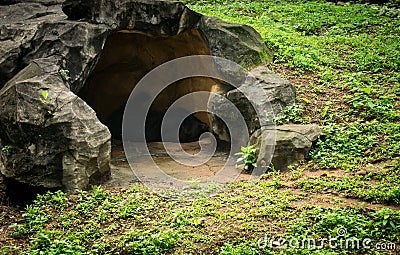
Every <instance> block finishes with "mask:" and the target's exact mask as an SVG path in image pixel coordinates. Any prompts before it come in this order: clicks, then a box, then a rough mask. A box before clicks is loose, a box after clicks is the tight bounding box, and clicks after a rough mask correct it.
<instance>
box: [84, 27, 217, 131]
mask: <svg viewBox="0 0 400 255" xmlns="http://www.w3.org/2000/svg"><path fill="white" fill-rule="evenodd" d="M190 55H210V49H209V47H208V44H207V42H206V41H205V40H204V38H203V37H202V35H201V34H200V32H199V31H198V30H196V29H191V30H187V31H185V32H182V33H180V34H178V35H175V36H168V37H152V36H149V35H146V34H144V33H142V32H138V31H128V30H123V31H119V32H116V33H113V34H111V35H110V36H109V38H108V39H107V41H106V44H105V46H104V49H103V51H102V54H101V56H100V59H99V61H98V63H97V65H96V67H95V69H94V70H93V72H92V73H91V75H90V77H89V78H88V80H87V82H86V84H85V86H84V87H83V89H82V90H81V91H80V92H79V96H80V97H81V98H82V99H84V100H85V101H86V102H87V103H88V104H89V105H90V106H91V107H92V108H93V109H94V110H95V111H96V113H97V116H98V118H99V119H100V121H102V122H103V123H104V124H106V125H107V126H109V128H110V131H111V133H113V129H115V128H116V126H117V129H120V125H119V124H120V123H113V122H121V121H122V119H121V117H122V112H123V109H124V107H125V104H126V102H127V100H128V98H129V95H130V93H131V91H132V90H133V88H134V87H135V86H136V84H137V83H138V82H139V80H140V79H141V78H142V77H143V76H144V75H145V74H147V73H148V72H149V71H151V70H152V69H154V68H155V67H157V66H159V65H160V64H163V63H165V62H167V61H169V60H173V59H176V58H179V57H184V56H190ZM220 90H221V88H220V85H219V84H218V83H217V82H215V81H214V80H213V79H210V78H203V77H195V78H189V79H185V80H181V81H178V82H176V83H174V84H172V85H170V86H169V87H168V88H166V89H165V90H164V91H163V92H162V93H161V94H160V95H159V96H158V97H157V98H156V100H155V102H154V103H153V106H152V109H151V110H153V111H157V112H165V110H166V109H168V107H169V106H170V105H171V104H172V103H173V102H174V101H176V100H177V99H178V98H180V97H182V96H184V95H186V94H189V93H192V92H195V91H215V92H217V91H220ZM196 104H204V102H200V101H199V102H193V105H196ZM187 110H188V111H189V112H192V111H191V109H187ZM116 115H117V116H116ZM195 117H196V118H197V119H199V120H201V121H202V122H204V123H206V124H207V125H208V126H209V125H210V120H209V116H208V115H207V113H197V114H195ZM114 132H115V131H114Z"/></svg>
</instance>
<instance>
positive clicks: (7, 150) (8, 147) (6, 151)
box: [1, 145, 13, 153]
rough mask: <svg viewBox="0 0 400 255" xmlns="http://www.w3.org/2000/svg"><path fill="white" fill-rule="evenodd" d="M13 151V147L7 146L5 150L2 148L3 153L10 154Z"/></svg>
mask: <svg viewBox="0 0 400 255" xmlns="http://www.w3.org/2000/svg"><path fill="white" fill-rule="evenodd" d="M12 149H13V147H12V146H11V145H5V146H4V147H3V148H1V151H2V152H5V153H10V152H11V150H12Z"/></svg>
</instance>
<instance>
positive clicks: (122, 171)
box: [104, 141, 250, 188]
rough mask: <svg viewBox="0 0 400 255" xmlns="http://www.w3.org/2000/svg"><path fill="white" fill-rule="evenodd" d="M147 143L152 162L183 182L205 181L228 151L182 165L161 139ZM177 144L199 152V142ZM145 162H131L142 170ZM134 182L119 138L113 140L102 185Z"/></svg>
mask: <svg viewBox="0 0 400 255" xmlns="http://www.w3.org/2000/svg"><path fill="white" fill-rule="evenodd" d="M176 145H177V146H178V145H179V144H176ZM147 146H148V149H149V152H150V154H151V156H152V158H153V160H154V162H155V163H156V164H157V166H158V167H159V168H160V169H161V170H162V171H164V172H165V173H166V174H168V175H169V176H171V177H173V178H176V179H179V180H184V181H194V180H205V179H207V178H208V177H211V176H213V175H215V174H216V173H217V172H218V171H219V170H220V169H221V168H222V167H223V166H224V165H225V163H226V160H227V158H228V154H229V153H228V152H226V151H223V150H217V151H216V152H215V153H214V155H213V157H212V158H211V159H210V160H209V161H207V162H206V163H205V164H202V165H199V166H186V165H182V164H180V163H179V162H176V161H175V160H174V159H172V158H171V157H170V156H169V155H168V154H167V152H166V151H165V149H164V146H163V143H162V142H152V143H148V144H147ZM181 146H182V148H183V149H184V150H185V151H186V152H187V153H189V154H192V155H193V154H196V153H198V152H199V151H200V145H199V142H192V143H182V144H181ZM147 164H149V163H145V162H143V163H141V162H135V165H137V166H138V167H141V169H146V166H147ZM249 179H250V175H249V174H246V173H242V174H241V175H240V176H239V177H238V178H237V179H236V180H249ZM137 182H139V180H138V178H137V177H136V176H135V174H134V172H133V171H132V169H131V168H130V165H129V163H128V160H127V158H126V155H125V152H124V149H123V146H122V143H121V142H120V141H116V142H114V143H113V149H112V153H111V179H110V180H109V181H108V182H107V183H106V184H105V185H104V186H106V187H110V188H115V187H130V186H131V185H132V184H134V183H137Z"/></svg>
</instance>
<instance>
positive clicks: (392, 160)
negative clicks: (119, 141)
mask: <svg viewBox="0 0 400 255" xmlns="http://www.w3.org/2000/svg"><path fill="white" fill-rule="evenodd" d="M187 2H188V4H189V5H190V7H191V8H192V9H194V10H196V11H199V12H201V13H204V14H206V15H211V16H218V17H221V18H222V19H224V20H227V21H232V22H238V23H245V24H249V25H251V26H253V27H254V28H255V29H257V30H258V31H259V32H260V34H261V35H262V37H263V39H264V40H265V42H266V44H267V45H268V46H269V47H270V48H271V49H273V50H274V51H275V52H276V54H275V57H274V62H273V63H272V64H271V65H270V68H271V69H272V70H274V71H276V72H277V73H279V74H281V76H283V77H284V78H286V79H288V80H290V81H291V82H292V83H293V84H294V85H296V87H297V91H298V95H297V104H296V105H295V106H292V107H289V108H288V109H286V111H285V116H284V117H282V118H280V121H281V122H282V123H283V122H285V121H287V120H289V121H290V122H294V123H317V124H319V125H321V127H322V128H323V130H324V132H325V133H326V137H325V139H324V140H321V141H320V142H319V143H318V144H317V146H316V148H315V149H314V150H313V151H312V152H311V154H310V160H309V161H308V162H304V163H301V164H298V165H295V166H293V167H291V170H290V171H289V172H287V173H284V174H282V173H277V172H271V173H269V174H267V175H266V176H265V177H264V178H263V180H262V181H260V182H258V183H253V184H252V183H247V182H238V183H235V184H232V185H231V186H230V187H229V189H228V190H226V191H225V192H223V193H221V194H218V195H216V196H213V197H211V198H204V199H199V200H195V201H179V200H178V201H171V200H168V199H166V198H163V197H162V196H158V195H156V194H152V193H151V192H149V191H147V190H146V189H144V188H143V187H141V186H134V187H132V188H131V189H122V190H121V189H118V190H103V189H101V188H98V187H94V189H93V190H92V191H90V192H81V193H79V194H76V195H71V196H67V195H65V194H63V193H61V192H55V193H48V194H46V195H42V196H38V197H37V199H36V201H35V202H34V203H32V204H31V205H29V206H28V207H26V208H25V209H23V210H19V209H18V208H15V209H10V208H7V210H3V211H2V212H0V213H1V214H0V232H1V234H0V247H1V248H0V251H1V252H2V253H4V254H7V253H9V254H13V253H16V254H19V253H22V252H25V253H27V254H116V253H121V254H366V253H367V254H382V253H391V254H396V253H399V249H400V247H398V248H397V252H396V251H395V250H388V249H386V250H383V249H379V248H384V247H385V245H386V248H392V247H388V246H390V245H391V244H393V243H394V244H397V245H400V211H399V210H398V209H399V208H400V180H399V178H400V177H399V174H400V160H399V158H400V103H399V102H400V100H399V99H400V72H399V71H400V16H399V11H398V10H395V9H391V8H388V7H387V6H378V5H361V4H347V5H345V6H342V5H336V4H334V3H324V2H319V3H315V2H306V1H283V0H282V1H267V0H263V1H261V0H260V1H243V0H242V1H219V0H217V1H187ZM3 208H5V207H3ZM10 225H11V226H10ZM330 237H332V238H334V237H341V238H344V239H348V238H358V239H360V240H367V241H368V239H371V242H370V243H368V242H367V244H366V245H367V246H370V249H367V248H365V246H364V248H363V246H362V245H361V244H360V245H361V247H360V249H346V247H345V246H342V247H340V245H339V246H337V247H336V248H334V247H332V246H329V245H328V244H326V243H325V245H324V249H322V248H318V247H314V248H313V247H311V246H307V243H306V245H305V247H304V248H296V247H288V248H287V249H282V248H279V247H276V246H280V245H281V246H285V245H286V246H290V243H289V241H290V240H298V241H300V244H298V245H296V243H295V242H294V243H292V245H293V246H302V243H301V241H302V240H303V239H304V238H315V239H316V241H317V242H319V243H317V245H320V244H321V243H320V241H321V240H322V239H323V238H330ZM260 238H264V239H261V242H260V243H259V244H260V245H261V247H259V245H258V241H259V240H260ZM271 238H274V239H273V240H272V241H273V242H272V243H273V246H274V247H273V248H271V247H270V245H265V243H264V240H266V239H268V240H269V241H270V240H271ZM279 238H285V239H286V242H285V241H284V240H283V239H280V240H278V239H279ZM263 246H266V247H263ZM350 248H351V247H350ZM353 248H354V247H353Z"/></svg>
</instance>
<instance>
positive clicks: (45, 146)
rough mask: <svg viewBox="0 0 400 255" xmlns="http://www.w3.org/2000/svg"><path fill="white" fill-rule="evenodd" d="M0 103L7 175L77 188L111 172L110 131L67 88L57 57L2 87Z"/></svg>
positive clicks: (33, 182) (33, 65)
mask: <svg viewBox="0 0 400 255" xmlns="http://www.w3.org/2000/svg"><path fill="white" fill-rule="evenodd" d="M43 91H47V93H48V96H47V98H44V97H43V95H42V92H43ZM0 107H1V109H2V112H1V114H0V126H1V129H0V137H1V141H0V147H1V148H6V147H7V148H8V149H7V150H2V151H1V152H0V155H1V164H0V171H1V173H2V174H3V175H4V176H6V177H8V178H10V179H13V180H16V181H18V182H21V183H26V184H29V185H32V186H43V187H46V188H63V189H64V190H66V191H73V190H76V189H86V188H87V187H88V186H89V185H90V184H97V183H99V182H100V181H102V180H103V179H107V178H108V176H109V175H110V168H109V161H110V150H111V142H110V139H111V135H110V133H109V131H108V129H107V127H105V126H104V125H103V124H101V123H100V122H99V121H98V119H97V117H96V113H95V112H94V111H93V110H92V109H91V108H90V107H89V106H88V105H87V104H86V103H85V102H84V101H82V100H81V99H80V98H79V97H78V96H76V95H75V94H74V93H72V92H71V91H70V90H69V89H68V88H67V87H66V86H65V84H64V82H63V80H62V79H61V77H60V75H59V73H58V69H57V65H55V63H54V62H53V61H51V60H48V59H40V60H37V61H34V62H32V63H31V64H29V65H28V66H27V67H26V68H24V69H23V70H22V71H21V72H19V73H18V74H17V75H16V76H15V77H14V78H13V79H12V80H10V81H9V82H8V83H7V84H6V85H5V86H4V88H3V89H2V90H0Z"/></svg>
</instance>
